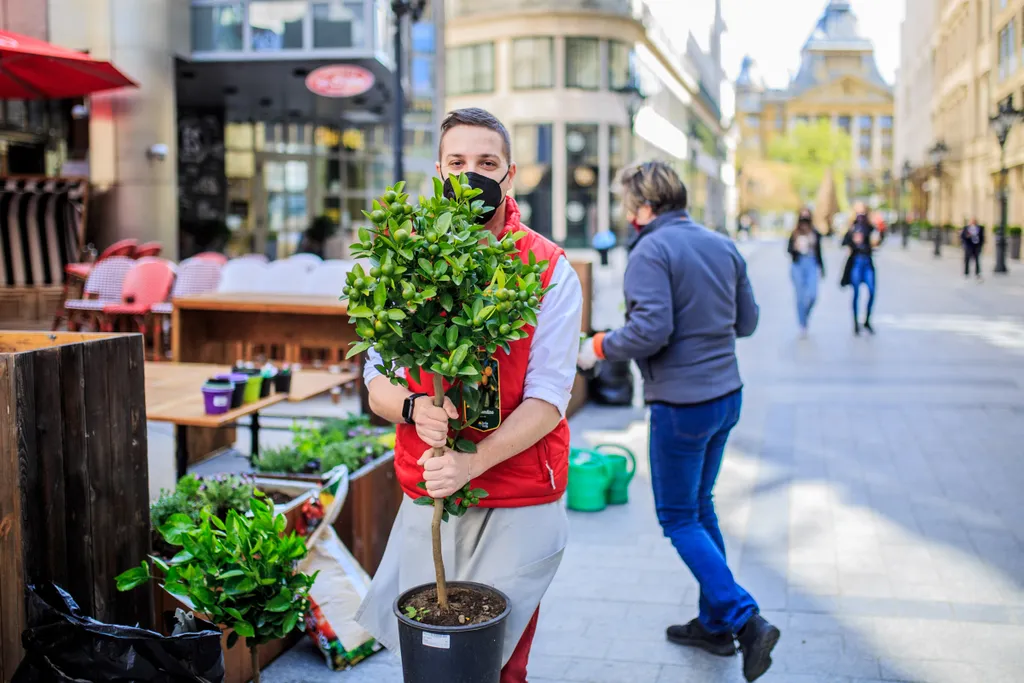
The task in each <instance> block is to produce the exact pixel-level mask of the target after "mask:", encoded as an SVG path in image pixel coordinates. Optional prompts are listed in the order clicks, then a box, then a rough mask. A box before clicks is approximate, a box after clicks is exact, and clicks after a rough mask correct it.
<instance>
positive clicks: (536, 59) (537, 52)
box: [512, 38, 555, 90]
mask: <svg viewBox="0 0 1024 683" xmlns="http://www.w3.org/2000/svg"><path fill="white" fill-rule="evenodd" d="M554 86H555V41H554V40H553V39H552V38H517V39H516V40H513V41H512V87H513V88H515V89H516V90H536V89H540V88H553V87H554Z"/></svg>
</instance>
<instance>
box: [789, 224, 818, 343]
mask: <svg viewBox="0 0 1024 683" xmlns="http://www.w3.org/2000/svg"><path fill="white" fill-rule="evenodd" d="M789 255H790V256H791V257H792V258H793V265H792V266H791V267H790V277H791V278H792V280H793V288H794V289H795V290H796V315H797V320H798V321H799V322H800V336H802V337H806V336H807V322H808V320H809V319H810V317H811V310H812V309H813V308H814V302H815V301H817V299H818V277H819V276H820V277H825V262H824V261H823V260H822V258H821V233H820V232H818V231H817V230H816V229H815V228H814V223H813V222H812V220H811V212H810V209H801V210H800V216H799V218H798V219H797V223H796V229H795V230H793V234H791V235H790V236H789Z"/></svg>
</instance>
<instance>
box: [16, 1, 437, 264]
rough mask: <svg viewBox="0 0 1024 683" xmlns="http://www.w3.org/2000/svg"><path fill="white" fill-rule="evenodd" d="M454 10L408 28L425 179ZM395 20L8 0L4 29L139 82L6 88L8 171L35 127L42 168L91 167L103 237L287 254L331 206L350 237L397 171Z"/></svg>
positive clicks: (410, 111) (418, 176) (219, 7)
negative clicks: (65, 89) (45, 94)
mask: <svg viewBox="0 0 1024 683" xmlns="http://www.w3.org/2000/svg"><path fill="white" fill-rule="evenodd" d="M443 17H444V6H443V3H442V2H440V1H438V2H429V3H428V5H427V8H426V11H425V13H424V14H423V16H422V17H421V18H420V21H418V22H416V23H415V24H410V23H409V22H406V28H405V35H404V37H405V45H406V46H408V47H407V49H406V50H405V52H404V53H403V56H402V59H403V63H404V67H405V68H404V69H403V72H404V74H405V79H404V81H403V84H402V88H403V91H404V93H405V98H404V99H405V103H406V115H405V136H404V137H405V144H404V146H403V148H404V150H405V163H404V167H405V174H404V175H405V179H406V180H407V182H408V183H409V185H410V186H411V187H413V188H414V189H417V190H418V189H419V188H421V187H424V186H425V183H426V181H427V180H428V179H429V177H430V176H431V175H433V172H434V171H433V161H434V158H435V157H436V130H437V126H438V124H439V117H440V113H441V111H442V108H443V95H442V94H441V93H442V92H443V91H442V90H441V89H440V86H441V84H442V83H443V74H444V71H443V69H442V68H441V65H442V63H443V62H442V60H443V54H444V45H443V40H439V36H441V27H442V26H443ZM394 24H395V21H394V17H393V15H392V11H391V3H390V2H388V1H387V0H188V1H186V0H147V2H134V1H133V2H118V3H114V2H109V1H108V0H43V1H40V0H8V2H5V3H3V7H2V9H0V25H2V26H3V27H4V28H5V29H7V30H10V31H14V32H18V33H23V34H28V35H31V36H33V37H36V38H41V39H44V40H48V41H50V42H52V43H54V44H56V45H59V46H62V47H66V48H71V49H77V50H84V51H88V52H89V53H90V54H91V55H93V56H95V57H98V58H101V59H107V60H110V61H112V62H113V63H114V64H115V65H116V66H118V68H120V69H121V70H122V71H123V72H124V73H125V74H126V75H128V76H129V77H130V78H132V79H133V80H134V81H135V82H136V83H137V84H138V86H139V87H138V88H135V89H123V90H119V91H114V92H110V93H102V94H97V95H95V96H93V97H90V98H88V101H87V102H86V103H85V104H87V106H86V107H82V106H79V107H77V108H76V109H75V111H76V113H77V115H76V116H74V117H72V116H71V115H70V110H71V108H72V107H73V106H74V105H75V104H76V103H74V102H61V103H56V104H52V105H44V104H42V103H37V102H27V103H21V102H16V101H8V102H5V103H3V115H4V123H3V124H0V129H3V128H5V127H7V128H8V129H9V130H8V134H7V135H6V137H5V136H4V135H3V131H2V130H0V151H3V152H4V155H3V157H4V160H5V161H7V160H10V161H13V162H14V164H13V165H12V166H11V170H12V172H13V171H14V170H16V169H15V168H14V167H16V166H18V164H21V163H23V160H22V157H23V156H24V155H23V154H21V152H20V151H17V150H15V151H16V153H15V154H14V155H13V156H11V155H9V154H7V152H8V151H9V150H11V149H13V146H12V145H11V144H10V141H11V140H14V141H15V142H18V141H21V140H22V138H24V139H25V140H29V137H30V134H34V133H35V132H36V131H35V129H37V128H38V129H39V135H42V136H43V137H45V138H47V140H45V141H42V143H41V144H44V145H45V146H46V152H47V154H46V157H45V166H46V168H45V169H39V170H38V173H40V174H42V173H44V172H45V173H46V174H48V175H57V174H60V173H62V172H63V173H65V174H70V173H71V172H73V173H74V174H75V175H81V174H83V173H84V174H87V175H88V176H89V179H90V181H91V185H92V201H91V202H90V208H89V216H90V219H89V225H88V229H89V231H90V234H89V238H90V239H91V240H92V241H95V242H96V243H97V244H98V245H100V246H102V245H104V244H108V243H110V242H111V241H113V240H115V239H118V238H123V237H135V238H138V239H140V240H157V241H160V242H162V243H163V244H164V246H165V252H164V253H165V254H167V255H169V256H171V257H175V256H177V255H178V253H179V251H180V252H182V255H186V256H187V255H188V254H189V253H190V252H192V251H195V250H196V249H198V248H200V247H201V246H202V245H203V244H205V243H208V241H209V239H210V238H211V236H214V237H217V238H218V239H219V240H220V242H224V241H227V243H228V248H229V249H230V250H233V251H250V250H257V251H262V250H264V249H267V250H268V251H270V252H271V253H272V254H277V255H284V254H287V253H289V252H290V251H292V250H294V249H295V248H296V247H297V246H298V243H299V241H300V240H301V235H302V232H303V231H304V230H305V229H306V227H307V226H309V224H310V222H311V221H312V220H313V219H315V218H316V217H318V216H325V217H327V218H328V219H329V220H331V221H333V222H334V223H336V224H339V225H340V227H341V230H340V233H339V236H338V237H337V238H335V240H334V241H333V242H332V244H331V245H330V249H331V254H329V255H340V254H341V253H343V252H344V247H345V237H346V235H349V234H351V233H352V232H353V231H354V229H355V228H357V227H358V226H359V224H360V223H361V221H363V220H364V218H363V216H362V210H363V209H364V208H366V207H367V206H368V205H369V204H370V201H371V198H372V197H373V196H375V195H376V194H379V193H380V192H382V191H383V190H384V188H385V186H386V185H389V184H391V183H392V182H394V181H395V180H397V179H396V178H394V177H393V163H392V160H393V145H392V138H393V128H392V125H391V122H392V121H393V119H394V106H395V102H396V99H397V98H396V97H395V83H394V71H395V62H394V59H395V56H394V49H393V46H394V42H393V41H394ZM77 104H83V103H81V102H79V103H77ZM51 106H52V107H54V112H53V114H52V115H51V114H50V113H49V109H48V107H51ZM83 112H84V113H83ZM48 117H49V118H48ZM8 123H12V124H16V125H10V126H8V125H7V124H8ZM16 128H20V129H21V130H20V131H18V130H15V129H16ZM62 129H66V130H62ZM16 134H20V135H21V138H19V137H17V135H16ZM29 141H34V138H33V139H32V140H29ZM19 144H20V142H19ZM26 144H27V143H26ZM19 150H20V148H19ZM68 162H70V163H68ZM33 163H35V162H33ZM37 165H38V164H37Z"/></svg>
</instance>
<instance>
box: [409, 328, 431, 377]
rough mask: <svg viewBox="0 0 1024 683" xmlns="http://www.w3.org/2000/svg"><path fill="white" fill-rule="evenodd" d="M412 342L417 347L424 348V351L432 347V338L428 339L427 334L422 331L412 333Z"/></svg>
mask: <svg viewBox="0 0 1024 683" xmlns="http://www.w3.org/2000/svg"><path fill="white" fill-rule="evenodd" d="M412 343H413V344H415V345H416V346H417V348H419V349H422V350H423V351H429V350H430V349H431V346H430V340H429V339H427V335H425V334H423V333H422V332H413V333H412ZM417 381H418V380H417Z"/></svg>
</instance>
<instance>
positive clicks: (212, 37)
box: [192, 3, 244, 52]
mask: <svg viewBox="0 0 1024 683" xmlns="http://www.w3.org/2000/svg"><path fill="white" fill-rule="evenodd" d="M243 16H244V15H243V14H242V5H241V3H236V4H233V5H219V6H215V7H193V8H192V49H193V50H194V51H196V52H213V51H225V52H226V51H235V50H241V49H242V17H243Z"/></svg>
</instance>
